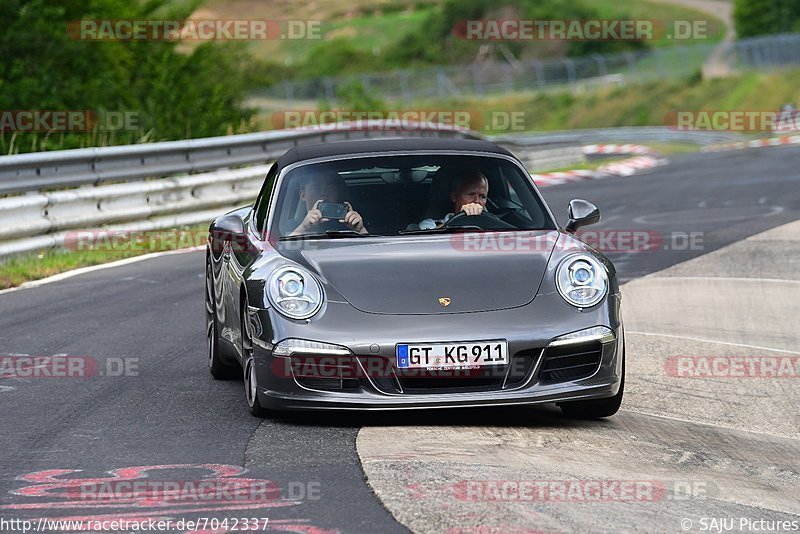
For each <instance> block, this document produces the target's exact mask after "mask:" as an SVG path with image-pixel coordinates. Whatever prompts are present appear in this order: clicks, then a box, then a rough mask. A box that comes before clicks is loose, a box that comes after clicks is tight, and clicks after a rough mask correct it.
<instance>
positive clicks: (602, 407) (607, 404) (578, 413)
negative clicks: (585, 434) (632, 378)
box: [558, 346, 625, 419]
mask: <svg viewBox="0 0 800 534" xmlns="http://www.w3.org/2000/svg"><path fill="white" fill-rule="evenodd" d="M622 354H623V356H622V378H621V379H620V384H619V391H618V392H617V394H616V395H614V396H613V397H608V398H606V399H592V400H585V401H571V402H562V403H559V404H558V406H559V407H560V408H561V413H563V414H564V415H565V416H567V417H572V418H575V419H599V418H601V417H610V416H612V415H614V414H615V413H617V411H619V407H620V405H621V404H622V395H623V392H624V391H625V349H624V346H623V350H622Z"/></svg>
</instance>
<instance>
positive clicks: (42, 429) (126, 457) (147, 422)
mask: <svg viewBox="0 0 800 534" xmlns="http://www.w3.org/2000/svg"><path fill="white" fill-rule="evenodd" d="M799 163H800V148H794V147H776V148H766V149H754V150H746V151H738V152H720V153H710V154H694V155H685V156H676V157H674V158H673V159H672V161H671V163H670V165H667V166H665V167H660V168H657V169H655V170H653V171H652V172H649V173H645V174H640V175H636V176H631V177H619V178H608V179H604V180H596V181H585V182H576V183H571V184H565V185H562V186H554V187H550V188H546V189H543V190H542V192H543V195H544V196H545V197H546V200H547V201H548V203H549V204H550V207H551V208H552V209H553V211H554V213H555V214H556V216H557V217H558V218H559V220H560V222H562V223H563V222H564V220H565V212H566V204H567V202H568V201H569V200H570V199H572V198H576V197H578V198H585V199H587V200H590V201H592V202H594V203H595V204H597V205H598V206H599V207H600V209H601V213H602V214H603V220H602V221H601V223H600V224H598V225H596V226H592V227H589V228H587V229H586V230H587V231H588V230H594V231H608V230H620V231H625V232H630V231H632V230H636V231H641V232H646V233H647V235H649V236H651V239H652V240H653V241H651V243H653V242H655V243H657V244H658V246H656V247H654V250H649V251H641V250H612V251H609V252H608V255H609V256H610V257H611V258H612V259H613V260H614V261H615V263H616V265H617V269H618V272H619V275H620V278H621V280H622V281H632V280H637V279H639V278H641V277H642V276H644V275H647V274H651V273H655V272H658V271H661V270H663V269H666V268H668V267H670V266H672V265H676V264H678V263H681V262H684V261H686V260H689V259H692V258H696V257H699V256H702V255H704V254H707V253H709V252H712V251H715V250H718V249H721V248H722V247H726V246H728V245H731V244H734V243H738V242H740V241H742V240H744V239H746V238H748V237H750V236H753V235H756V234H759V233H761V232H763V231H765V230H768V229H770V228H775V227H778V226H781V225H784V224H786V223H789V222H791V221H794V220H797V219H800V165H799ZM692 239H693V241H692ZM690 243H693V245H690ZM778 257H779V254H778ZM790 261H795V262H796V261H797V259H796V258H794V259H793V260H790ZM203 267H204V265H203V253H202V252H192V253H187V254H178V255H170V256H163V257H158V258H153V259H147V260H144V261H142V262H138V263H133V264H129V265H125V266H121V267H117V268H113V269H107V270H101V271H96V272H91V273H87V274H82V275H80V276H76V277H73V278H69V279H66V280H62V281H59V282H55V283H52V284H46V285H42V286H40V287H34V288H30V289H23V290H20V291H15V292H10V293H5V294H0V356H3V357H6V358H7V359H8V357H14V356H21V355H24V356H53V355H68V356H69V357H70V358H72V360H73V362H72V363H73V364H74V365H75V369H76V374H77V375H78V376H71V377H36V378H4V379H0V401H1V402H2V407H3V410H2V413H0V428H2V429H3V431H2V432H0V450H2V451H3V454H2V455H0V519H5V520H8V519H11V518H20V519H22V518H29V519H38V518H42V517H47V518H84V519H85V518H101V517H112V516H113V517H119V516H120V515H121V514H128V515H123V517H128V518H155V517H157V518H165V519H166V518H171V519H174V520H178V519H181V518H184V519H197V518H203V517H205V518H217V519H222V518H226V517H227V518H231V519H233V518H245V517H247V518H268V519H269V525H270V527H271V528H272V529H275V530H276V531H287V532H307V533H322V532H332V531H336V530H338V531H341V532H402V531H406V530H407V529H406V527H405V526H403V524H401V523H400V522H398V521H397V520H396V519H395V518H394V517H393V516H392V515H391V514H390V513H389V511H388V510H387V509H386V508H385V507H384V505H383V504H382V503H381V501H380V500H379V499H378V497H376V495H375V493H373V489H372V488H371V487H370V486H369V485H367V484H366V482H365V474H364V471H363V470H362V466H361V463H360V461H359V457H358V454H357V449H356V440H357V436H358V434H359V430H360V429H361V428H362V427H365V428H366V429H365V432H369V431H371V430H373V427H386V426H393V425H397V426H396V427H395V428H396V432H397V436H398V440H397V442H396V444H395V446H396V447H397V448H402V447H403V446H404V444H407V445H409V446H411V444H416V446H417V447H418V446H419V445H420V443H421V442H422V440H424V439H428V438H426V436H434V435H435V434H436V433H437V431H438V430H437V428H438V427H441V426H444V425H446V426H460V425H465V426H469V427H471V428H472V429H473V430H472V437H471V438H470V439H471V440H472V439H474V440H476V441H475V443H479V442H481V443H482V442H485V441H486V433H485V430H484V427H487V426H490V425H497V424H498V423H502V424H505V425H507V426H508V427H509V428H510V429H511V432H512V433H513V432H516V433H518V434H519V435H523V434H524V435H526V437H525V439H526V440H529V439H534V438H533V437H531V435H533V436H534V437H535V436H536V435H537V434H541V435H542V436H545V437H543V438H542V439H544V440H545V441H543V442H542V443H543V444H544V445H546V444H547V441H546V439H547V438H546V436H547V434H548V432H551V430H552V428H555V429H556V431H553V432H557V433H558V434H559V435H558V437H557V438H552V439H553V440H555V441H556V442H558V443H561V444H562V447H561V448H560V449H559V450H560V452H561V453H562V454H565V455H573V456H574V457H580V458H582V461H583V462H595V463H597V464H599V465H600V467H601V468H602V467H603V466H608V469H611V467H610V466H613V465H614V463H615V462H619V461H630V462H631V465H634V466H635V470H634V471H632V472H631V478H635V479H641V478H642V477H646V476H651V477H652V476H655V473H656V472H657V466H656V465H655V464H654V463H653V462H651V461H650V460H651V459H652V457H651V458H650V459H648V458H647V457H645V456H643V455H645V451H646V450H650V451H651V454H660V455H661V456H659V457H670V456H669V455H673V456H672V457H673V458H674V460H675V462H676V464H675V466H672V467H671V468H670V469H671V470H670V471H669V473H670V474H671V475H675V476H679V477H680V476H683V478H684V479H685V480H713V473H714V472H721V473H723V474H722V475H721V476H724V477H733V478H735V477H736V476H749V477H751V478H750V479H748V482H747V483H746V484H744V485H743V487H745V489H746V491H743V493H742V495H741V496H740V497H739V500H740V501H741V502H740V503H739V504H740V505H741V506H742V507H743V508H742V510H743V511H742V513H750V514H751V515H752V509H753V508H758V507H759V506H767V505H769V506H771V507H772V508H773V509H777V510H779V511H778V512H771V515H770V517H780V518H783V517H789V518H792V517H793V518H795V519H796V518H797V514H798V513H800V511H798V509H797V508H798V507H797V501H794V509H791V504H792V503H791V502H787V501H780V502H777V501H775V499H777V497H776V498H772V497H770V499H773V500H769V502H758V499H757V497H756V496H757V495H758V491H757V487H758V482H759V481H760V480H761V481H762V482H764V481H772V482H774V477H784V476H786V477H789V478H787V479H786V480H787V481H788V480H790V479H791V480H792V481H794V482H796V478H791V477H797V472H798V471H799V470H800V468H799V467H798V462H799V461H798V455H797V450H798V448H797V441H796V439H795V438H793V437H781V438H770V439H767V438H759V435H757V434H754V433H751V432H749V431H748V430H747V429H742V430H727V431H723V430H720V429H719V428H718V427H716V426H708V425H706V426H704V424H701V423H696V422H691V421H688V422H680V421H679V420H678V419H676V418H659V417H657V416H656V415H644V414H639V413H633V412H625V411H623V412H621V413H620V414H619V415H618V416H616V417H614V418H611V419H610V420H609V421H608V422H602V423H592V424H588V423H580V422H567V421H566V420H564V419H562V418H561V417H560V415H559V413H558V411H557V410H554V409H553V408H548V407H542V408H530V409H521V408H520V409H513V410H506V411H504V412H503V414H502V415H499V414H498V412H497V411H493V410H485V409H481V410H457V411H448V412H434V413H430V414H418V413H414V414H397V413H389V414H370V415H364V416H360V415H353V414H322V415H316V414H297V415H286V416H282V417H279V418H276V419H271V420H265V421H263V422H262V421H261V420H259V419H255V418H253V417H251V416H250V415H249V414H248V413H247V411H246V406H245V402H244V395H243V391H242V383H241V381H229V382H220V381H215V380H213V379H212V378H211V376H210V375H209V374H208V371H207V369H206V361H205V357H206V355H205V337H204V331H203V326H204V324H203V274H204V269H203ZM638 342H639V343H641V342H642V341H638ZM793 350H795V351H797V350H798V348H797V347H794V348H793ZM43 365H46V364H43ZM126 366H127V367H126ZM634 391H635V389H634ZM795 407H797V406H796V405H795ZM625 408H626V406H625V405H623V410H625ZM795 413H796V412H795ZM626 426H631V428H632V430H631V432H626V431H625V429H626ZM425 428H429V429H430V431H429V432H428V431H426V430H425ZM737 432H738V433H737ZM670 434H673V435H678V436H680V437H681V439H683V440H685V442H686V443H687V447H688V449H687V450H689V449H690V452H691V451H694V455H693V456H690V457H685V458H684V457H681V456H680V455H678V456H674V455H675V454H677V453H676V451H671V450H667V449H668V448H666V445H665V436H669V435H670ZM631 435H635V436H639V439H646V440H647V444H648V447H649V448H647V449H643V448H640V447H638V445H637V444H635V443H632V441H631ZM400 438H402V439H400ZM503 439H507V438H505V437H504V438H503ZM765 440H766V442H768V443H769V444H770V445H769V448H767V449H766V450H764V448H763V447H762V448H761V452H760V454H762V455H766V456H769V455H772V456H769V457H770V458H771V459H770V460H769V461H771V462H772V463H771V464H770V465H775V466H777V467H776V469H779V470H780V469H782V470H783V471H782V472H776V473H750V472H748V471H747V470H746V469H745V467H743V465H744V464H742V465H739V464H736V465H730V462H733V463H734V464H735V463H736V459H737V457H738V456H737V454H742V452H741V448H740V447H745V448H747V449H752V450H756V449H758V448H759V447H761V446H762V445H763V443H765ZM581 442H583V443H584V444H585V445H586V446H585V447H578V446H577V445H576V444H579V443H581ZM715 443H719V444H720V446H719V447H718V448H716V447H715ZM614 447H617V448H618V449H619V450H620V451H622V452H620V453H619V456H615V455H614V454H612V453H613V449H614ZM545 449H546V447H545ZM709 449H714V451H713V453H710V452H709V453H708V454H707V456H703V451H707V450H709ZM653 451H659V452H658V453H656V452H653ZM398 452H400V451H398ZM440 452H441V454H442V458H443V459H444V460H446V458H447V457H448V455H449V454H455V453H454V452H452V451H450V452H442V451H440ZM474 452H475V451H473V453H474ZM464 454H469V452H468V451H465V452H464ZM758 458H761V456H759V457H758ZM776 458H777V460H776ZM548 459H549V460H550V464H549V465H551V466H552V462H553V461H555V460H556V459H555V458H551V457H547V456H546V455H545V456H543V457H542V458H537V459H535V460H531V461H529V462H527V463H526V464H525V466H526V469H528V470H529V473H534V472H537V473H539V474H538V475H535V476H534V475H531V477H533V478H536V477H538V478H544V477H546V476H549V477H550V478H553V477H561V478H565V477H573V476H579V475H580V473H579V472H578V471H580V470H579V469H577V468H575V465H574V464H570V466H566V467H564V468H563V469H562V470H559V469H556V468H552V470H551V471H545V470H543V469H544V466H545V465H546V464H547V462H546V460H548ZM372 461H374V458H372V459H371V460H370V462H372ZM390 462H391V459H386V460H385V463H386V465H390ZM726 462H727V463H726ZM515 465H517V464H514V462H513V461H511V463H509V464H508V466H515ZM148 467H149V469H147V468H148ZM244 468H246V472H245V470H244ZM496 469H499V471H497V472H496V473H495V476H494V478H502V477H505V478H508V477H509V476H513V475H512V474H509V472H508V471H502V466H500V467H496ZM648 469H650V470H651V471H648ZM697 469H700V470H702V472H701V473H700V474H697V473H696V470H697ZM54 470H56V471H54ZM59 470H60V471H59ZM512 471H513V469H512ZM609 472H610V471H609ZM542 473H547V474H542ZM648 473H650V475H648ZM692 473H695V474H694V475H693V474H692ZM395 475H396V477H397V479H398V482H397V483H398V484H405V479H406V478H408V479H410V478H412V477H411V476H410V475H409V476H407V475H408V474H407V473H403V472H402V469H400V470H398V471H397V472H396V473H395ZM684 475H685V476H684ZM426 476H429V477H431V479H432V480H436V477H437V473H436V472H434V471H431V472H429V473H426ZM759 477H761V478H759ZM770 477H773V478H772V479H771V478H770ZM142 480H147V481H149V482H153V481H156V483H153V484H151V486H148V487H147V490H146V491H147V492H150V493H146V494H145V495H144V497H142V494H136V495H132V496H130V497H131V498H126V495H125V494H124V490H120V491H116V492H113V497H108V496H106V497H104V496H103V494H102V492H100V491H96V490H97V489H98V488H105V489H108V487H112V488H116V489H119V488H123V486H121V485H120V484H121V483H122V482H132V481H142ZM237 480H239V481H240V482H237ZM176 481H177V482H178V485H179V487H180V488H182V489H184V490H185V489H186V488H193V489H197V488H198V487H200V486H199V484H200V482H210V483H212V484H215V485H216V486H215V487H216V488H220V487H223V488H225V489H231V488H239V491H238V492H237V491H230V492H225V494H224V495H223V497H222V498H220V497H219V495H217V497H216V499H214V500H209V499H208V498H204V496H203V493H202V491H200V492H199V493H195V494H194V495H192V494H191V492H184V493H183V494H176V493H174V492H173V493H170V491H171V490H170V488H172V490H174V489H175V486H169V485H168V484H167V482H171V483H175V482H176ZM772 482H770V483H772ZM764 483H765V484H766V483H767V482H764ZM103 484H105V486H103ZM115 485H116V486H115ZM242 485H243V486H244V487H245V488H249V490H248V489H245V490H244V491H242V490H241V487H242ZM403 487H405V486H403ZM793 487H795V488H796V487H797V485H796V484H795V485H794V486H793ZM165 488H166V489H165ZM265 488H268V491H267V490H265ZM715 491H716V490H715ZM787 491H791V487H787ZM276 492H279V494H280V496H282V497H281V498H276V495H278V493H276ZM748 492H749V493H748ZM265 495H268V496H267V497H265ZM381 497H382V498H384V497H385V496H384V495H381ZM637 506H641V505H637ZM421 510H422V512H420V513H422V514H424V513H425V507H424V506H423V507H422V508H421ZM665 510H666V511H665V512H664V514H667V516H669V517H672V516H676V517H677V515H680V513H679V512H681V513H682V511H681V510H679V506H678V504H676V505H675V506H674V507H672V508H670V507H665ZM693 511H695V512H698V513H699V510H698V509H697V508H696V507H695V508H694V509H693ZM714 511H715V510H714V509H709V510H708V515H713V512H714ZM428 513H429V514H430V515H431V516H435V515H436V514H442V513H446V511H443V510H433V511H431V510H429V512H428ZM514 513H517V514H519V513H524V512H519V511H517V512H514ZM559 513H560V514H561V515H563V516H565V517H566V519H563V520H559V518H558V514H559ZM598 513H600V514H601V515H600V516H598V517H608V518H609V519H608V520H609V521H612V522H613V520H614V516H615V515H616V512H615V510H614V509H613V508H612V509H611V510H610V511H609V510H606V509H601V510H599V512H598ZM647 513H649V510H648V509H646V507H645V509H644V511H642V512H641V514H642V516H645V515H646V514H647ZM670 514H672V515H670ZM537 518H538V519H537ZM400 519H404V521H403V522H404V523H405V524H407V525H408V524H415V525H418V529H419V530H421V531H435V530H436V529H437V528H438V526H440V525H438V526H437V524H436V523H435V522H434V523H430V522H426V521H428V519H427V518H426V517H419V518H416V519H413V518H412V520H411V522H410V523H409V520H408V519H407V518H400ZM528 519H529V520H530V521H528V522H527V523H526V522H524V521H523V524H527V525H529V526H531V528H534V527H535V528H536V529H538V530H545V531H551V530H558V531H563V530H575V531H580V530H583V529H585V528H588V529H590V530H591V529H592V527H593V525H594V528H596V529H597V530H606V528H605V527H602V526H600V525H602V524H603V523H596V522H595V523H592V515H591V514H590V513H588V511H587V510H582V511H581V512H576V511H574V507H566V508H564V509H563V510H561V511H560V512H558V513H554V515H553V516H552V517H550V516H548V517H544V518H543V516H541V515H536V514H532V515H531V516H530V517H529V518H528ZM651 519H652V518H651ZM539 520H541V521H539ZM414 521H417V522H416V523H415V522H414ZM537 521H539V522H537ZM621 521H622V522H621V523H620V528H621V529H622V530H625V529H636V527H637V524H636V522H635V515H628V516H626V517H625V518H623V519H621ZM486 524H487V526H490V525H489V523H486ZM523 524H520V523H519V522H517V521H515V522H514V524H513V528H517V529H520V528H524V527H523ZM229 525H230V523H229ZM661 525H662V526H663V524H661ZM201 526H202V525H201ZM507 526H509V528H511V526H512V525H511V524H510V523H509V524H508V525H507ZM674 526H675V525H671V526H670V527H669V528H667V527H665V528H664V529H663V531H676V528H674ZM638 528H641V529H643V530H650V531H662V529H660V528H659V523H656V524H655V527H653V528H650V529H646V528H643V527H642V525H641V524H638ZM415 530H417V528H416V527H415ZM677 530H679V529H677ZM0 531H2V532H6V531H8V532H12V530H11V529H10V528H6V529H2V528H0ZM217 531H219V532H221V531H222V530H219V527H218V528H217ZM517 531H519V532H521V531H522V530H517ZM173 532H198V533H199V532H202V533H203V534H211V532H214V530H212V529H211V526H210V525H209V524H208V523H206V525H205V528H197V526H195V527H194V528H183V529H182V530H173ZM462 532H478V530H462ZM485 532H490V531H489V530H486V531H485ZM498 532H500V531H498Z"/></svg>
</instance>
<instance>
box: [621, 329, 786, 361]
mask: <svg viewBox="0 0 800 534" xmlns="http://www.w3.org/2000/svg"><path fill="white" fill-rule="evenodd" d="M628 334H635V335H639V336H655V337H669V338H673V339H689V340H691V341H701V342H704V343H717V344H719V345H731V346H733V347H746V348H748V349H759V350H769V351H773V352H783V353H786V354H795V355H796V354H800V353H798V352H797V351H791V350H784V349H773V348H772V347H762V346H760V345H747V344H744V343H731V342H729V341H717V340H716V339H705V338H702V337H693V336H676V335H674V334H656V333H654V332H637V331H635V330H625V335H628Z"/></svg>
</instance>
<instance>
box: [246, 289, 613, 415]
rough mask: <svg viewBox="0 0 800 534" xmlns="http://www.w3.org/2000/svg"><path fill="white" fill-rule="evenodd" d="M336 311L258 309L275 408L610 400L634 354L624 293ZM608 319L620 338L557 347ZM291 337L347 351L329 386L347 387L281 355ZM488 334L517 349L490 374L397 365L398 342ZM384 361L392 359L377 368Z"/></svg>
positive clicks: (266, 389) (264, 384)
mask: <svg viewBox="0 0 800 534" xmlns="http://www.w3.org/2000/svg"><path fill="white" fill-rule="evenodd" d="M327 308H328V309H327V310H325V314H324V316H323V317H322V318H321V319H320V320H318V321H315V322H311V323H303V322H291V321H287V320H285V319H284V318H282V317H280V316H278V315H277V314H276V313H275V312H274V310H269V309H267V310H256V311H254V312H251V321H254V322H255V323H257V324H256V328H257V331H258V332H259V333H260V334H261V336H260V341H257V342H256V343H255V347H254V358H255V364H256V370H257V381H258V386H259V387H258V396H259V401H260V402H261V404H262V406H264V407H265V408H268V409H273V410H309V409H317V410H324V409H335V410H366V411H370V410H398V409H415V408H426V409H427V408H455V407H469V406H497V405H515V404H538V403H548V402H563V401H570V400H585V399H593V398H606V397H611V396H613V395H615V394H616V393H617V391H618V390H619V386H620V382H621V378H622V376H621V375H622V359H623V353H624V339H623V331H622V324H621V320H620V317H619V295H610V296H609V297H608V298H607V299H606V300H605V301H604V302H603V303H601V304H600V305H598V306H596V307H594V308H592V309H590V310H584V311H578V310H575V309H574V308H571V307H569V306H568V305H566V304H565V303H564V302H563V300H561V298H560V297H559V296H558V295H555V294H549V295H539V296H538V297H537V298H536V299H535V300H534V302H533V303H531V304H529V305H528V306H525V307H522V308H516V309H510V310H499V311H493V312H484V313H468V314H451V315H447V314H442V315H432V316H418V315H416V316H412V315H408V316H397V315H378V314H369V313H364V312H360V311H358V310H356V309H354V308H352V307H351V306H349V305H348V304H346V303H336V302H328V303H327ZM353 325H355V326H353ZM598 325H602V326H606V327H608V328H610V329H611V330H612V331H613V332H614V334H615V336H614V339H613V340H610V341H609V340H606V341H605V342H600V341H594V342H590V343H586V342H582V343H576V344H573V345H570V344H567V345H564V344H562V345H560V346H559V347H558V349H555V348H548V345H549V344H550V342H551V341H552V340H553V339H555V338H558V337H560V336H562V335H564V334H567V333H571V332H576V331H579V330H584V329H586V328H590V327H594V326H598ZM288 338H298V339H306V340H312V341H317V342H321V343H329V344H333V345H338V346H341V347H343V348H345V349H346V351H344V352H343V354H341V355H339V356H337V362H338V363H340V364H341V363H343V362H344V363H345V364H347V365H349V366H350V370H349V371H347V372H346V373H345V374H344V375H343V376H344V377H345V379H344V380H343V381H342V382H339V383H335V382H328V384H334V385H336V386H337V387H338V384H341V385H344V384H347V387H345V388H342V389H336V387H333V388H331V387H328V386H325V381H324V380H322V381H320V380H314V379H311V380H309V379H308V376H307V373H304V372H303V371H302V370H300V371H299V372H298V367H297V366H296V365H293V363H296V361H294V360H290V359H289V358H287V357H282V356H275V355H273V353H272V348H273V347H274V344H276V343H277V342H279V341H281V340H283V339H288ZM265 339H269V340H270V341H265ZM487 339H505V340H507V342H508V349H509V355H510V356H511V364H510V365H509V366H508V367H507V368H504V369H500V368H497V369H491V372H487V373H486V374H487V375H489V376H484V375H481V376H480V377H478V378H477V379H476V378H475V375H474V372H472V373H470V372H466V373H462V374H459V373H457V372H453V373H451V374H448V373H447V372H445V373H439V374H436V373H433V374H434V375H435V376H433V377H425V378H421V377H419V376H414V377H411V378H409V377H408V373H407V372H406V373H405V374H404V373H403V372H402V371H399V370H397V369H396V367H395V366H394V363H393V362H394V359H395V346H396V344H397V343H414V342H417V343H434V342H461V341H465V342H466V341H473V340H475V341H478V340H487ZM571 353H576V354H577V353H580V354H581V355H580V356H575V355H574V354H571ZM570 358H572V359H570ZM575 358H581V359H580V361H578V360H575ZM587 358H588V359H587ZM376 359H378V360H380V361H381V362H382V364H381V365H378V366H373V365H370V364H371V363H373V364H374V363H375V361H376ZM555 361H561V362H564V363H565V365H562V367H567V368H569V367H573V366H571V365H569V364H572V363H580V364H582V365H579V366H575V367H580V369H577V370H579V371H580V372H579V373H576V369H573V370H572V371H570V370H569V369H566V370H564V369H556V370H555V371H554V370H553V363H552V362H555ZM348 362H349V363H348ZM586 362H589V363H591V364H592V365H589V364H588V363H586ZM376 369H377V373H376ZM353 371H355V373H353ZM323 374H325V373H323ZM442 375H445V376H444V377H442ZM326 376H328V377H330V376H331V375H330V374H326ZM334 378H335V377H334Z"/></svg>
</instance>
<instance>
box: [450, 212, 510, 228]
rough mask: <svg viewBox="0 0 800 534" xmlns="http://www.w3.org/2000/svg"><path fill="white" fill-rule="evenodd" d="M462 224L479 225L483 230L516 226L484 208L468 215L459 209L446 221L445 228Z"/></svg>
mask: <svg viewBox="0 0 800 534" xmlns="http://www.w3.org/2000/svg"><path fill="white" fill-rule="evenodd" d="M460 226H477V227H479V228H481V229H483V230H505V229H507V228H516V226H514V225H513V224H508V223H507V222H505V221H504V220H502V219H500V218H498V217H497V216H496V215H495V214H493V213H489V212H488V211H486V210H483V212H481V214H480V215H467V214H466V213H464V212H463V211H459V212H458V213H456V214H455V215H453V216H452V217H451V218H450V220H448V221H447V222H446V223H444V228H457V227H460Z"/></svg>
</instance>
